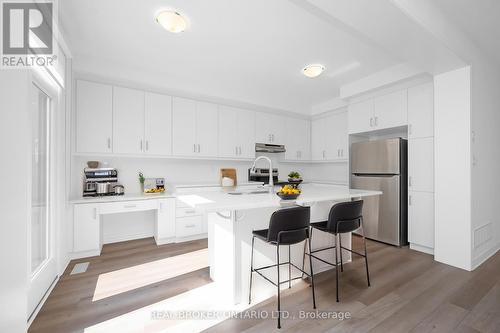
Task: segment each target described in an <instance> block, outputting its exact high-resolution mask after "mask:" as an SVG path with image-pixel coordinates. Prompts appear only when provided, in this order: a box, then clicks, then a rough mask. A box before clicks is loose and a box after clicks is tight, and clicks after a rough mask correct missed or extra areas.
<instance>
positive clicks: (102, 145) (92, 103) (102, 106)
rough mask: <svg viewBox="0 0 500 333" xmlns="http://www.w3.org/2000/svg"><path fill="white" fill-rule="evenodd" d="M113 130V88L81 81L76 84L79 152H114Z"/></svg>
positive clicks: (77, 143) (77, 149)
mask: <svg viewBox="0 0 500 333" xmlns="http://www.w3.org/2000/svg"><path fill="white" fill-rule="evenodd" d="M112 129H113V87H112V86H110V85H107V84H101V83H95V82H89V81H83V80H78V81H77V82H76V151H77V152H78V153H111V152H112V147H113V146H112V133H113V132H112Z"/></svg>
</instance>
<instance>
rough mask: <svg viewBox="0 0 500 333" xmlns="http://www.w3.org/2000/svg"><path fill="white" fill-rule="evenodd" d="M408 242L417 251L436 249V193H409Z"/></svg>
mask: <svg viewBox="0 0 500 333" xmlns="http://www.w3.org/2000/svg"><path fill="white" fill-rule="evenodd" d="M408 241H409V242H410V247H415V245H416V246H417V247H415V249H417V250H421V251H422V250H424V251H425V252H430V251H432V249H433V248H434V193H429V192H417V191H409V192H408ZM422 246H423V247H425V248H427V249H422V248H419V247H422ZM429 250H430V251H429Z"/></svg>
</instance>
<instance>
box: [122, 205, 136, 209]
mask: <svg viewBox="0 0 500 333" xmlns="http://www.w3.org/2000/svg"><path fill="white" fill-rule="evenodd" d="M135 207H137V205H124V206H123V208H135Z"/></svg>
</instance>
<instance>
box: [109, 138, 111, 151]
mask: <svg viewBox="0 0 500 333" xmlns="http://www.w3.org/2000/svg"><path fill="white" fill-rule="evenodd" d="M108 148H109V149H111V138H108Z"/></svg>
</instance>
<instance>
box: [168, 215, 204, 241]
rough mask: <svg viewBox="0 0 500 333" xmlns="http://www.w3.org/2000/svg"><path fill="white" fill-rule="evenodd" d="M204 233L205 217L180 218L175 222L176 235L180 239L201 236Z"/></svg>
mask: <svg viewBox="0 0 500 333" xmlns="http://www.w3.org/2000/svg"><path fill="white" fill-rule="evenodd" d="M201 233H203V217H202V216H189V217H180V218H177V219H176V222H175V235H176V237H178V238H182V237H187V236H193V235H199V234H201Z"/></svg>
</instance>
